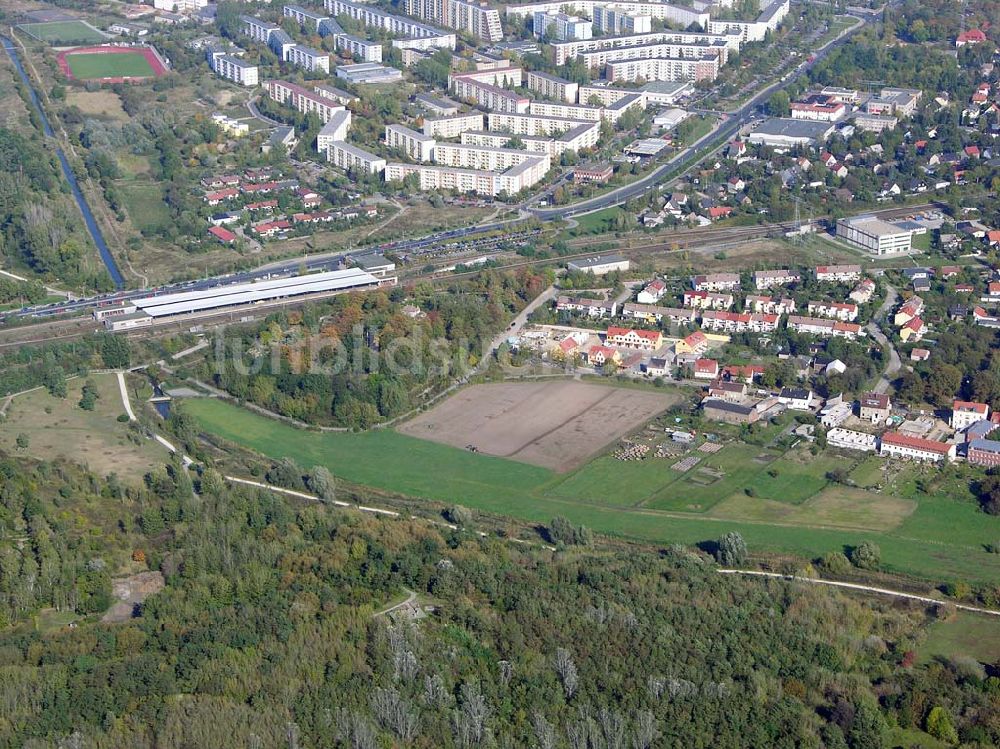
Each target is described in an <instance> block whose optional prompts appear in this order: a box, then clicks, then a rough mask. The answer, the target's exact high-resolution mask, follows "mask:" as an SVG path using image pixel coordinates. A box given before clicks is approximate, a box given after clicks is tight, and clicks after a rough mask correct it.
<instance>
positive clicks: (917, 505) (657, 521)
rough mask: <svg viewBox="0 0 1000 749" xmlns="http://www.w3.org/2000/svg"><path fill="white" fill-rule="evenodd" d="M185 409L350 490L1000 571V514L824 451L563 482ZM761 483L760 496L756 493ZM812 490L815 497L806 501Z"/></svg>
mask: <svg viewBox="0 0 1000 749" xmlns="http://www.w3.org/2000/svg"><path fill="white" fill-rule="evenodd" d="M186 407H187V408H188V409H189V410H190V411H191V413H192V414H193V415H194V416H195V417H196V418H197V419H198V420H199V422H200V423H201V425H202V428H203V429H204V430H205V431H206V432H209V433H212V434H217V435H218V436H220V437H223V438H225V439H227V440H230V441H232V442H234V443H237V444H241V445H244V446H246V447H248V448H250V449H252V450H255V451H257V452H259V453H261V454H263V455H265V456H268V457H270V458H282V457H291V458H294V459H295V460H296V461H298V462H299V463H300V464H301V465H303V466H305V467H309V466H313V465H325V466H327V467H328V468H329V469H330V470H331V471H332V472H333V473H334V474H335V475H337V476H338V477H340V478H341V479H342V480H344V481H346V482H349V483H351V484H358V485H362V486H370V487H373V488H375V489H380V490H384V491H387V492H393V493H398V494H401V495H406V496H409V497H415V498H424V499H428V500H433V501H436V502H441V503H446V504H450V503H459V504H463V505H466V506H468V507H472V508H476V509H480V510H483V511H485V512H490V513H496V514H499V515H508V516H511V517H515V518H518V519H520V520H523V521H527V522H535V523H544V522H548V521H549V520H551V519H552V518H553V517H554V516H556V515H563V516H565V517H567V518H569V519H570V520H572V521H573V522H575V523H582V524H584V525H587V526H588V527H590V528H593V529H594V530H595V531H597V532H600V533H605V534H609V535H615V536H621V537H627V538H633V539H638V540H642V541H648V542H653V543H658V544H669V543H684V544H695V543H700V542H703V541H707V540H711V539H715V538H718V537H719V536H721V535H722V534H723V533H725V532H727V531H730V530H738V531H740V532H741V533H742V534H743V536H744V537H745V538H746V540H747V543H748V544H749V545H750V548H751V549H763V550H768V551H775V552H779V553H791V554H795V555H799V556H803V557H817V556H820V555H822V554H824V553H826V552H828V551H834V550H838V551H840V550H845V549H847V548H849V547H850V546H853V545H856V544H858V543H860V542H861V541H864V540H870V541H874V542H875V543H877V544H878V545H879V546H880V547H881V549H882V560H883V565H884V567H885V568H886V569H888V570H890V571H895V572H901V573H907V574H912V575H916V576H919V577H924V578H927V579H930V580H935V581H942V580H967V581H970V582H987V581H991V580H996V579H998V577H1000V555H996V554H989V553H987V552H986V551H985V545H986V544H987V543H991V542H993V541H995V540H997V539H1000V520H998V519H996V518H990V517H988V516H985V515H983V514H982V513H981V512H980V511H979V510H978V508H977V507H976V505H975V503H974V502H972V501H963V499H962V498H960V497H958V498H956V497H950V496H942V495H941V494H930V495H920V496H914V495H912V493H911V492H910V491H909V490H907V491H904V492H903V493H902V494H899V495H896V494H879V493H874V492H868V491H863V490H861V489H851V488H849V487H842V486H839V485H828V483H827V482H826V480H825V479H823V478H822V477H823V476H824V474H825V471H826V470H828V468H827V463H828V462H829V463H830V464H831V465H840V464H842V463H843V460H842V459H841V458H838V457H834V456H831V455H829V454H825V453H821V454H820V455H819V456H817V457H816V458H814V459H812V462H811V463H810V462H806V461H804V459H803V456H801V455H799V454H797V453H792V454H785V455H780V454H779V453H778V452H777V451H774V450H765V449H764V448H760V447H754V446H747V445H741V444H730V445H728V446H727V447H726V448H725V449H724V450H722V451H721V452H719V453H716V454H715V455H706V456H705V458H706V460H704V461H703V463H707V464H709V465H711V466H713V467H714V468H717V469H720V471H721V472H723V473H725V472H726V471H729V472H730V473H725V475H724V476H723V477H722V478H720V479H716V480H714V481H712V482H708V483H702V482H701V481H692V480H691V479H690V478H689V474H693V473H694V471H691V472H689V474H679V473H677V472H675V471H672V470H671V469H670V467H669V466H670V465H671V464H672V463H673V462H676V461H675V460H674V459H659V458H655V459H654V458H647V459H646V460H644V461H639V462H635V463H626V462H620V461H617V460H615V459H614V458H612V457H610V456H608V455H605V456H601V457H598V458H596V459H595V460H593V461H591V462H590V463H588V464H587V465H585V466H583V467H582V468H580V469H579V470H577V471H576V472H573V473H570V474H565V475H558V474H555V473H553V472H551V471H549V470H547V469H544V468H539V467H536V466H531V465H527V464H524V463H517V462H515V461H511V460H506V459H503V458H495V457H490V456H486V455H483V454H481V453H480V454H477V453H470V452H467V451H465V450H461V449H458V448H453V447H449V446H446V445H439V444H435V443H432V442H427V441H423V440H419V439H417V438H413V437H408V436H405V435H402V434H399V433H397V432H394V431H391V430H381V431H374V432H367V433H362V434H351V433H344V432H324V433H317V432H311V431H306V430H300V429H296V428H295V427H292V426H289V425H286V424H282V423H279V422H276V421H272V420H270V419H268V418H266V417H263V416H260V415H257V414H254V413H251V412H249V411H247V410H245V409H243V408H240V407H239V406H238V405H236V404H233V403H230V402H227V401H223V400H218V399H194V400H191V401H188V402H187V403H186ZM691 454H693V455H700V453H698V452H694V453H691ZM764 456H767V457H768V460H766V461H765V460H764V459H763V458H764ZM769 469H771V470H774V471H776V473H777V475H776V476H771V475H770V474H768V470H769ZM695 470H696V469H695ZM785 477H787V478H785ZM749 486H753V487H755V492H756V495H757V496H753V497H751V496H748V495H747V494H746V491H745V489H746V488H747V487H749ZM904 488H905V487H904ZM807 491H812V492H813V493H812V495H811V496H809V497H804V496H803V495H804V494H805V493H806V492H807Z"/></svg>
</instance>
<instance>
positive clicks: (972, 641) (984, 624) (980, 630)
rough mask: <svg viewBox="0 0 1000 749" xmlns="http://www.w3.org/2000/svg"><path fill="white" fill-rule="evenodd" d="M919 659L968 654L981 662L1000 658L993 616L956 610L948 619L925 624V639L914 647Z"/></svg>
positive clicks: (999, 647) (999, 644)
mask: <svg viewBox="0 0 1000 749" xmlns="http://www.w3.org/2000/svg"><path fill="white" fill-rule="evenodd" d="M917 655H918V661H920V662H921V663H927V662H929V661H932V660H934V659H936V658H946V659H947V658H951V657H952V656H956V655H969V656H972V657H973V658H975V659H976V660H977V661H979V662H980V663H989V664H994V663H997V662H1000V639H998V638H997V636H996V621H995V620H994V619H993V618H992V617H987V616H981V615H977V614H969V613H966V612H962V611H960V612H958V613H957V614H955V616H954V617H952V618H951V619H948V620H947V621H936V622H934V623H933V624H931V625H930V626H929V627H928V628H927V639H926V640H924V642H923V643H921V644H920V646H919V647H918V648H917Z"/></svg>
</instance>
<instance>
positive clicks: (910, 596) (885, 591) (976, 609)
mask: <svg viewBox="0 0 1000 749" xmlns="http://www.w3.org/2000/svg"><path fill="white" fill-rule="evenodd" d="M719 572H720V573H722V574H723V575H748V576H752V577H772V578H781V579H783V580H794V581H795V582H797V583H810V584H812V585H829V586H830V587H833V588H846V589H847V590H859V591H862V592H864V593H878V594H879V595H883V596H892V597H893V598H905V599H906V600H909V601H919V602H920V603H930V604H941V603H953V602H951V601H942V600H940V599H938V598H930V597H929V596H918V595H916V594H914V593H906V592H904V591H902V590H891V589H889V588H877V587H875V586H874V585H859V584H858V583H842V582H838V581H836V580H821V579H819V578H815V577H799V576H798V575H782V574H779V573H777V572H759V571H757V570H719ZM953 605H954V606H955V608H956V609H959V610H960V611H971V612H973V613H976V614H988V615H989V616H1000V611H995V610H993V609H984V608H981V607H980V606H968V605H966V604H964V603H954V604H953Z"/></svg>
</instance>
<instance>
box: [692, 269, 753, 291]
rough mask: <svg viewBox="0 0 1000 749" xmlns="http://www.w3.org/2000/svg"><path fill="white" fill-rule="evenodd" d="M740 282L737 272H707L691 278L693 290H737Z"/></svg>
mask: <svg viewBox="0 0 1000 749" xmlns="http://www.w3.org/2000/svg"><path fill="white" fill-rule="evenodd" d="M741 283H742V281H741V280H740V274H739V273H709V274H707V275H704V276H694V277H692V278H691V286H692V287H693V288H694V290H695V291H737V290H739V288H740V284H741Z"/></svg>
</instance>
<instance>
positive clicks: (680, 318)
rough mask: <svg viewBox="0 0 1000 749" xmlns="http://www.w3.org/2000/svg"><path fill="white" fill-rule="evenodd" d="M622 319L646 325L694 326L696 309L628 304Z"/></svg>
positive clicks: (623, 307)
mask: <svg viewBox="0 0 1000 749" xmlns="http://www.w3.org/2000/svg"><path fill="white" fill-rule="evenodd" d="M622 317H626V318H631V319H633V320H641V321H643V322H646V323H664V322H670V323H676V324H678V325H692V324H694V322H695V317H696V316H695V311H694V309H691V308H687V309H683V308H678V307H660V306H658V305H655V304H639V303H636V302H626V303H625V304H624V305H623V306H622Z"/></svg>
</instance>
